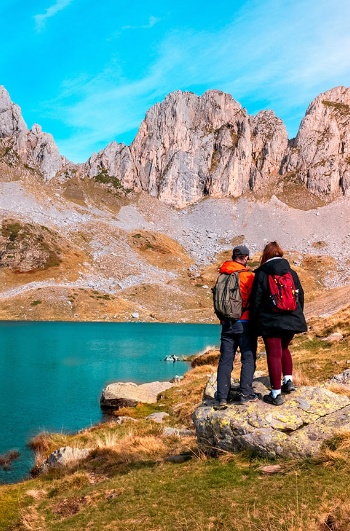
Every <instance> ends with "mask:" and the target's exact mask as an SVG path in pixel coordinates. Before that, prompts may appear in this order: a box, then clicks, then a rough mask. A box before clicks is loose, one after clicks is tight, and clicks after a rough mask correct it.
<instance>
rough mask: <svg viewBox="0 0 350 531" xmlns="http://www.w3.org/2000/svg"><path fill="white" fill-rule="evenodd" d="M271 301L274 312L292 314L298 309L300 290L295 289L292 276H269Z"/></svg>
mask: <svg viewBox="0 0 350 531" xmlns="http://www.w3.org/2000/svg"><path fill="white" fill-rule="evenodd" d="M268 279H269V288H270V300H271V304H272V308H273V310H275V311H277V312H280V311H282V312H292V311H293V310H296V307H297V297H298V290H296V289H295V284H294V280H293V277H292V274H291V273H290V272H289V271H288V272H287V273H285V274H284V275H268Z"/></svg>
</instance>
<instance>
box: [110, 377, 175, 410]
mask: <svg viewBox="0 0 350 531" xmlns="http://www.w3.org/2000/svg"><path fill="white" fill-rule="evenodd" d="M173 385H174V384H172V383H171V382H150V383H145V384H141V385H137V384H135V383H132V382H116V383H112V384H109V385H107V387H105V388H104V389H103V391H102V395H101V399H100V405H101V408H102V409H104V410H107V411H108V410H117V409H119V408H121V407H135V406H137V404H139V403H143V404H154V403H156V402H157V397H158V395H159V394H160V393H162V392H164V391H166V390H167V389H170V387H172V386H173Z"/></svg>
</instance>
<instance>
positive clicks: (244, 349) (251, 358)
mask: <svg viewBox="0 0 350 531" xmlns="http://www.w3.org/2000/svg"><path fill="white" fill-rule="evenodd" d="M242 324H243V333H242V334H241V335H240V337H239V349H240V351H241V377H240V392H241V393H242V394H243V395H252V394H254V389H253V386H252V383H253V378H254V372H255V363H256V349H257V336H256V334H254V333H253V332H252V330H251V328H250V327H249V323H248V322H246V323H242Z"/></svg>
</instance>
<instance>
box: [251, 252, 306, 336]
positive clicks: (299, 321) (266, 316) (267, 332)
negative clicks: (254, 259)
mask: <svg viewBox="0 0 350 531" xmlns="http://www.w3.org/2000/svg"><path fill="white" fill-rule="evenodd" d="M287 271H290V272H291V274H292V276H293V280H294V284H295V288H296V289H297V290H299V297H298V303H297V308H296V310H294V311H291V312H285V311H275V310H273V307H272V305H271V302H270V298H269V295H270V290H269V285H268V275H283V274H284V273H287ZM303 309H304V291H303V288H302V285H301V283H300V280H299V277H298V275H297V274H296V272H295V271H293V269H291V268H290V265H289V263H288V261H287V260H285V259H284V258H273V259H272V260H269V261H267V262H265V264H263V265H262V266H260V267H259V268H258V269H257V270H256V271H255V278H254V283H253V287H252V291H251V296H250V306H249V315H250V321H251V323H252V324H253V326H254V327H255V329H256V331H257V333H258V334H259V335H262V336H267V337H274V335H275V334H276V335H277V337H278V336H279V334H280V333H281V332H291V333H294V334H297V333H300V332H306V330H307V325H306V321H305V317H304V314H303Z"/></svg>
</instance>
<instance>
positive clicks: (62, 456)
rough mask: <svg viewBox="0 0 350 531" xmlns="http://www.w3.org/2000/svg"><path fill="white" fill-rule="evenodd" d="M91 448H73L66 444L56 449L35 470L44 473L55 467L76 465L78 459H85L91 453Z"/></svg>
mask: <svg viewBox="0 0 350 531" xmlns="http://www.w3.org/2000/svg"><path fill="white" fill-rule="evenodd" d="M90 451H91V450H90V449H88V448H83V449H80V448H72V447H71V446H64V447H62V448H58V449H57V450H54V451H53V452H52V453H51V454H50V455H49V457H48V458H47V459H45V461H44V462H43V463H42V465H41V466H40V467H39V468H38V469H37V470H34V471H35V473H38V474H43V473H45V472H48V471H49V470H51V469H53V468H65V467H67V466H70V465H74V464H75V463H77V462H78V461H81V460H82V459H85V458H86V457H87V456H88V455H89V453H90Z"/></svg>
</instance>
